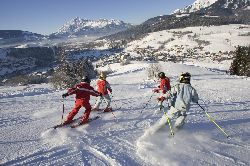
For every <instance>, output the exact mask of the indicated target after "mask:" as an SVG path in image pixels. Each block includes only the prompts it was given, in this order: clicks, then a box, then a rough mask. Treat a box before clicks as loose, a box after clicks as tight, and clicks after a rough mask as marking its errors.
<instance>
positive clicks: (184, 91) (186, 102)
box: [149, 73, 199, 134]
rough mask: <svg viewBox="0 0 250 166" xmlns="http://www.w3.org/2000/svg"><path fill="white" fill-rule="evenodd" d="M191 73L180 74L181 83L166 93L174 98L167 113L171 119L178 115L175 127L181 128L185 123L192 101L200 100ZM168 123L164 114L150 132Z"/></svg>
mask: <svg viewBox="0 0 250 166" xmlns="http://www.w3.org/2000/svg"><path fill="white" fill-rule="evenodd" d="M190 79H191V75H190V74H189V73H184V74H181V75H180V78H179V81H180V83H178V84H176V85H175V86H174V87H172V89H171V91H170V93H167V94H165V95H164V97H163V100H164V99H165V98H170V97H171V98H172V106H171V107H170V110H169V111H168V113H167V116H168V118H169V119H172V118H173V117H174V116H177V119H176V121H175V124H174V129H179V128H181V127H182V126H183V125H184V121H185V118H186V116H187V114H186V112H187V111H189V109H190V103H191V102H195V103H197V102H198V99H199V98H198V94H197V92H196V90H195V89H194V88H193V87H192V86H191V84H190ZM166 123H167V119H166V116H165V115H163V116H162V117H161V119H160V120H159V121H158V122H157V123H156V124H155V125H153V126H152V127H151V128H150V129H149V133H151V134H152V133H154V132H156V131H157V130H159V129H160V128H161V127H162V126H164V125H165V124H166Z"/></svg>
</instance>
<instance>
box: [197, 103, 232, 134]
mask: <svg viewBox="0 0 250 166" xmlns="http://www.w3.org/2000/svg"><path fill="white" fill-rule="evenodd" d="M196 104H197V105H198V106H199V107H201V109H202V110H203V111H204V112H205V113H206V115H207V117H208V118H209V119H210V120H211V121H212V122H213V123H214V124H215V125H216V126H217V127H218V129H219V130H220V131H222V133H223V134H224V135H225V136H227V138H230V136H229V135H228V134H227V133H226V132H225V131H224V130H223V129H222V128H221V127H220V126H219V125H218V124H217V123H216V122H215V121H214V119H213V118H212V117H211V116H210V115H209V114H208V113H207V111H206V110H205V109H204V108H203V107H202V106H201V105H200V104H199V103H198V102H197V103H196Z"/></svg>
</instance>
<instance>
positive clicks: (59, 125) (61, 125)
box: [51, 117, 81, 129]
mask: <svg viewBox="0 0 250 166" xmlns="http://www.w3.org/2000/svg"><path fill="white" fill-rule="evenodd" d="M79 119H81V117H78V118H76V119H73V120H72V121H71V122H70V123H68V124H62V123H61V124H58V125H55V126H53V127H51V128H53V129H57V128H61V127H64V126H68V125H70V124H72V123H73V122H75V121H77V120H79Z"/></svg>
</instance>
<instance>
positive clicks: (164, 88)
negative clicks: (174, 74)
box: [153, 72, 171, 104]
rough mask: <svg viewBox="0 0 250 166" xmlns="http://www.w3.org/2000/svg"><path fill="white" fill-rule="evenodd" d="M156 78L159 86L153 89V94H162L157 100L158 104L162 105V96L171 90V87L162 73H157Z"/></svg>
mask: <svg viewBox="0 0 250 166" xmlns="http://www.w3.org/2000/svg"><path fill="white" fill-rule="evenodd" d="M158 77H159V78H160V85H159V86H158V88H156V89H154V90H153V92H154V93H159V92H162V95H161V96H160V97H158V98H157V100H158V101H159V102H160V104H162V102H163V98H164V97H163V95H164V94H166V92H167V91H169V90H170V89H171V86H170V81H169V78H168V77H166V75H165V73H164V72H160V73H158Z"/></svg>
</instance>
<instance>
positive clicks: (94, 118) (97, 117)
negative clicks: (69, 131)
mask: <svg viewBox="0 0 250 166" xmlns="http://www.w3.org/2000/svg"><path fill="white" fill-rule="evenodd" d="M99 118H100V116H95V117H93V118H89V120H88V122H86V123H82V124H79V123H76V124H73V125H71V126H70V127H71V128H76V127H79V126H82V125H85V124H88V123H89V122H91V121H93V120H96V119H99Z"/></svg>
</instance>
